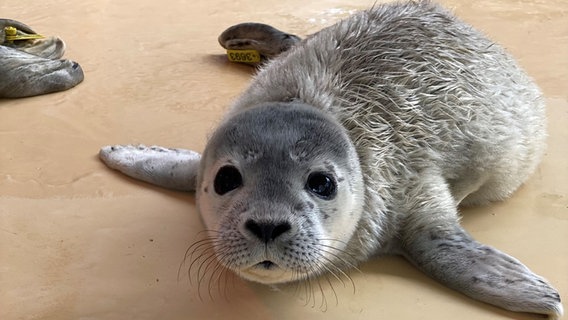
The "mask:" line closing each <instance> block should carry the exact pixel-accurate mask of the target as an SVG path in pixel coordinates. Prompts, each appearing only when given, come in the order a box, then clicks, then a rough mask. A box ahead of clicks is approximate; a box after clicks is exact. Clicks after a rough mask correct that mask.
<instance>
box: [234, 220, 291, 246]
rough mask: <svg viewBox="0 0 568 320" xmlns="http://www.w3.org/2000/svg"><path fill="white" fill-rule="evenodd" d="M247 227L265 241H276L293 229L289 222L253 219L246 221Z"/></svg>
mask: <svg viewBox="0 0 568 320" xmlns="http://www.w3.org/2000/svg"><path fill="white" fill-rule="evenodd" d="M245 228H246V229H247V230H248V231H250V232H251V233H252V234H253V235H255V236H256V237H257V238H258V239H260V240H262V241H263V242H264V243H269V242H271V241H274V239H276V238H278V237H279V236H281V235H282V234H284V233H286V232H288V231H289V230H290V229H292V227H291V226H290V223H288V222H275V223H274V222H256V221H254V220H252V219H249V220H248V221H247V222H246V223H245Z"/></svg>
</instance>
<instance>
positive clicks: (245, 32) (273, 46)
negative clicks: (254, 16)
mask: <svg viewBox="0 0 568 320" xmlns="http://www.w3.org/2000/svg"><path fill="white" fill-rule="evenodd" d="M218 40H219V44H220V45H221V46H222V47H223V48H225V49H227V50H255V51H258V52H259V53H260V55H262V56H263V57H264V58H268V59H270V58H273V57H275V56H277V55H279V54H280V53H282V52H284V51H287V50H288V49H290V48H291V47H292V46H294V45H296V44H297V43H298V42H300V41H301V39H300V37H298V36H296V35H293V34H289V33H285V32H282V31H280V30H278V29H276V28H274V27H272V26H269V25H267V24H262V23H253V22H246V23H240V24H237V25H234V26H232V27H229V28H228V29H226V30H225V31H223V33H221V35H220V36H219V38H218Z"/></svg>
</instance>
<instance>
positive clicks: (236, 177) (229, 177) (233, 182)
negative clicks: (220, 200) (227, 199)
mask: <svg viewBox="0 0 568 320" xmlns="http://www.w3.org/2000/svg"><path fill="white" fill-rule="evenodd" d="M213 184H214V187H215V192H216V193H217V194H218V195H224V194H225V193H227V192H229V191H232V190H235V189H237V188H238V187H240V186H241V185H242V184H243V177H242V176H241V173H240V172H239V170H238V169H237V168H235V167H233V166H223V167H221V169H219V171H218V172H217V175H216V176H215V181H214V182H213Z"/></svg>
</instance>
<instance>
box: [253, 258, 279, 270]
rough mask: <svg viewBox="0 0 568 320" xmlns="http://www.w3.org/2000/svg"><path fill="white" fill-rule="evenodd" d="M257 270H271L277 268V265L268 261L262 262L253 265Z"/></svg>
mask: <svg viewBox="0 0 568 320" xmlns="http://www.w3.org/2000/svg"><path fill="white" fill-rule="evenodd" d="M255 267H257V268H262V269H264V270H272V269H275V268H277V267H278V265H277V264H276V263H274V262H272V261H270V260H264V261H262V262H259V263H257V264H256V265H255Z"/></svg>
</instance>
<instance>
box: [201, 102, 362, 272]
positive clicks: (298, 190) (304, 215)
mask: <svg viewBox="0 0 568 320" xmlns="http://www.w3.org/2000/svg"><path fill="white" fill-rule="evenodd" d="M201 163H202V165H201V170H200V176H199V178H198V181H199V185H198V188H197V197H198V206H199V210H200V212H201V215H202V217H203V219H204V221H205V224H206V226H207V228H208V229H209V230H210V236H211V237H213V238H214V239H215V241H214V249H215V254H216V256H217V259H218V260H219V262H220V263H221V264H223V265H224V266H225V267H227V268H229V269H231V270H233V271H235V272H236V273H237V274H239V275H240V276H242V277H244V278H247V279H249V280H253V281H258V282H262V283H280V282H287V281H294V280H299V279H304V278H307V277H309V276H315V275H318V274H321V273H324V272H332V273H339V272H340V269H341V268H346V267H349V266H350V263H351V262H349V261H346V260H345V259H343V258H341V257H344V256H346V254H344V253H342V251H343V250H344V249H345V246H346V245H347V243H348V242H349V240H350V238H351V237H352V235H353V233H354V230H355V228H356V226H357V223H358V221H359V219H360V216H361V211H362V206H363V196H362V195H363V194H364V192H363V180H362V175H361V171H360V167H359V161H358V158H357V155H356V153H355V150H354V147H353V145H352V144H351V142H350V140H349V138H348V137H347V136H346V135H345V133H344V132H343V129H342V127H341V126H340V125H339V124H338V123H337V122H335V121H334V120H332V119H330V118H328V117H326V116H324V115H323V114H321V113H320V112H319V111H317V110H315V109H314V108H311V107H307V106H304V105H298V104H290V105H282V104H272V105H267V106H261V107H256V108H253V109H249V110H246V111H243V112H241V113H238V114H236V115H234V116H233V117H231V118H229V119H227V120H226V121H225V122H224V124H223V125H221V126H220V128H219V129H218V130H217V131H216V132H215V133H214V135H213V136H212V138H211V139H210V141H209V143H208V146H207V148H206V150H205V152H204V154H203V160H202V162H201Z"/></svg>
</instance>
